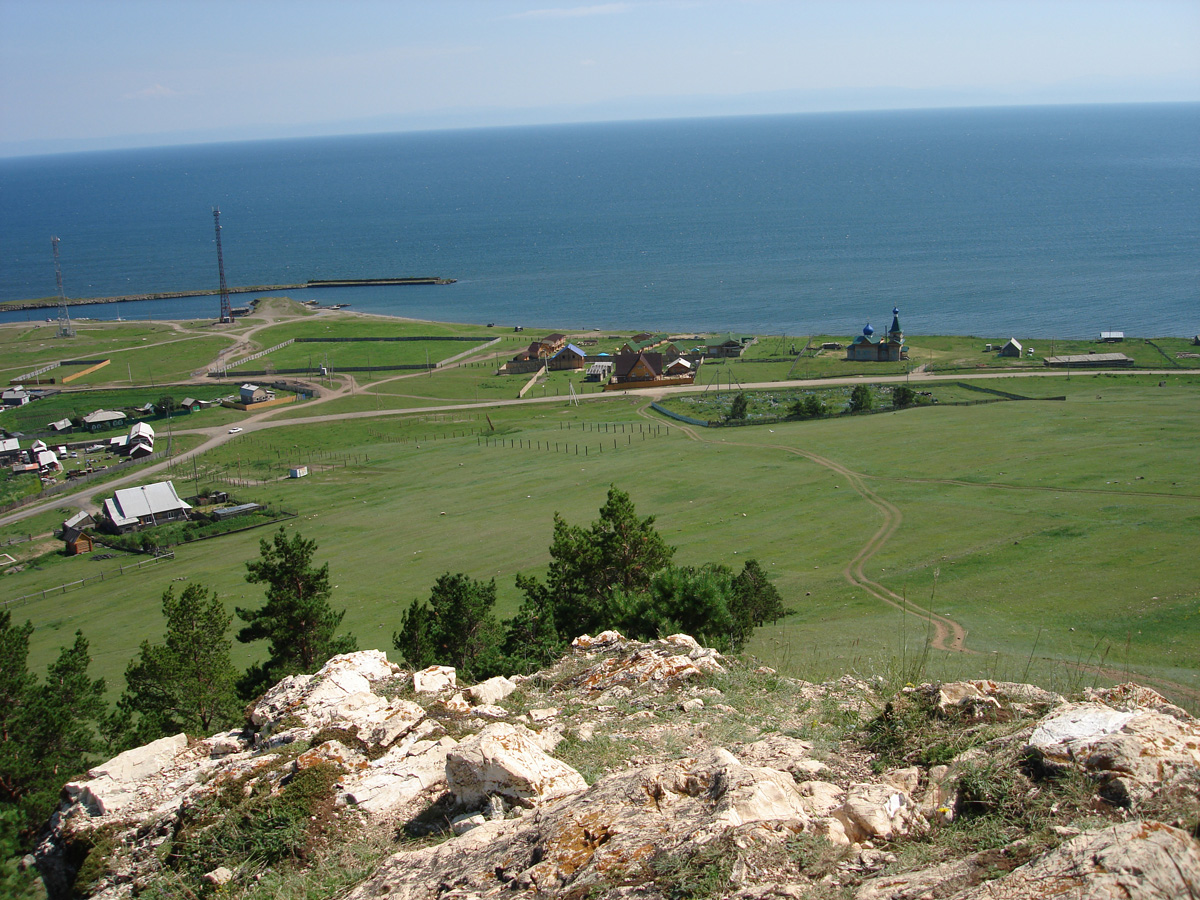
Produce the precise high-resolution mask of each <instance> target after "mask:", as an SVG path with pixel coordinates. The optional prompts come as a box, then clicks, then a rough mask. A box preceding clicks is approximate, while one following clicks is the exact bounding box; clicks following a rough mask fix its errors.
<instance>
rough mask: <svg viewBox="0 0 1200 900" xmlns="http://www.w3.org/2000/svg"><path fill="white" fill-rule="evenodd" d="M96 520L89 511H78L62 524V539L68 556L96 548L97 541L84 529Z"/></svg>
mask: <svg viewBox="0 0 1200 900" xmlns="http://www.w3.org/2000/svg"><path fill="white" fill-rule="evenodd" d="M95 524H96V522H95V520H94V519H92V517H91V515H89V514H88V513H87V512H77V513H76V514H75V515H73V516H71V518H69V519H67V520H66V521H65V522H63V524H62V535H61V537H62V539H63V543H64V544H66V550H67V555H68V556H75V555H76V554H79V553H89V552H91V551H92V550H94V549H95V547H96V544H95V541H93V540H92V536H91V535H90V534H88V533H87V532H86V531H85V530H84V529H85V528H88V527H89V526H91V525H95Z"/></svg>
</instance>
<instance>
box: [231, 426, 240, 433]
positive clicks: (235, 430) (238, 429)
mask: <svg viewBox="0 0 1200 900" xmlns="http://www.w3.org/2000/svg"><path fill="white" fill-rule="evenodd" d="M241 430H242V429H241V427H240V426H237V427H234V428H230V429H229V433H230V434H237V433H238V432H239V431H241Z"/></svg>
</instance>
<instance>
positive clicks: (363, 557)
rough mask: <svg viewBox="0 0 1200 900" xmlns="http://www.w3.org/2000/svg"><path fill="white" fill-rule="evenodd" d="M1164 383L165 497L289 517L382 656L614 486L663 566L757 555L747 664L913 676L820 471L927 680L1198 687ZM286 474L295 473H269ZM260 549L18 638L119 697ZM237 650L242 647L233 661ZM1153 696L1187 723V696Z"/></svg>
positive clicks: (382, 437) (66, 570) (547, 442)
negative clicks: (178, 602) (914, 609)
mask: <svg viewBox="0 0 1200 900" xmlns="http://www.w3.org/2000/svg"><path fill="white" fill-rule="evenodd" d="M1160 380H1163V379H1158V378H1154V377H1147V376H1129V375H1122V376H1097V375H1090V376H1075V377H1073V378H1072V379H1071V381H1070V383H1069V385H1068V383H1067V381H1066V379H1064V378H1056V379H1023V380H1021V381H1020V382H1019V383H1020V384H1021V385H1022V386H1025V385H1026V384H1027V383H1031V382H1032V383H1035V384H1039V385H1040V384H1042V382H1047V381H1053V383H1054V389H1055V390H1056V392H1057V393H1066V394H1067V395H1068V400H1067V401H1066V402H1060V403H1031V402H1014V403H997V404H989V405H984V406H971V407H949V406H946V407H930V408H923V409H915V410H906V411H903V412H896V413H892V412H888V413H883V414H880V415H874V416H864V417H843V418H836V419H829V420H822V421H816V422H799V423H781V424H776V425H774V426H772V427H771V428H770V429H768V428H766V427H747V428H738V429H697V432H698V437H699V440H693V439H691V438H689V437H687V436H686V435H685V433H684V432H683V431H682V430H681V429H679V428H676V427H674V426H672V427H670V428H669V429H668V428H667V427H666V426H665V425H663V424H661V421H662V420H660V419H658V417H657V416H654V415H653V414H650V417H647V416H646V415H644V414H643V413H645V410H644V409H642V407H643V405H644V403H643V401H641V400H639V399H637V398H629V397H617V398H613V399H611V400H606V401H603V402H594V401H593V402H591V403H587V404H583V405H581V406H579V407H574V406H571V405H569V404H567V403H566V402H563V403H561V404H553V405H548V406H545V407H538V408H525V409H521V408H516V409H511V408H510V409H493V410H491V411H490V416H491V419H492V422H493V423H494V425H495V426H496V429H497V432H498V433H499V434H500V435H501V439H499V440H497V441H492V445H491V446H485V445H482V444H481V443H480V440H481V438H480V437H479V431H480V430H481V429H487V427H488V426H487V422H486V419H485V418H484V416H483V414H482V413H481V412H479V411H474V410H464V411H462V412H461V413H456V414H451V413H443V414H425V415H419V416H412V417H408V416H403V417H388V418H383V419H367V420H347V421H343V422H335V423H329V424H310V425H302V424H288V425H283V426H281V427H278V428H272V429H269V430H266V431H261V432H257V433H255V434H252V435H246V436H244V437H242V438H239V439H238V440H235V441H232V442H230V443H229V444H227V445H225V446H224V447H222V448H221V449H220V450H218V451H215V452H213V453H210V454H208V455H206V456H205V457H203V458H202V460H201V462H200V463H199V464H198V466H197V467H196V469H194V470H192V469H191V468H190V467H187V466H181V467H180V469H179V470H178V471H177V472H176V473H175V477H176V479H177V485H178V486H179V488H180V490H181V491H188V490H190V489H191V488H192V487H193V486H199V487H203V486H205V485H206V484H210V483H214V484H219V483H222V479H240V480H241V481H243V482H261V483H252V484H251V485H250V486H249V487H246V488H238V489H237V491H236V492H237V494H238V496H239V497H244V498H245V499H252V500H258V501H260V502H261V501H268V502H273V503H277V504H279V505H281V506H283V507H286V508H292V509H297V510H298V511H299V512H300V513H301V518H300V519H298V520H296V521H295V522H294V523H292V524H291V525H289V530H291V529H297V530H299V531H301V532H302V533H303V534H305V536H306V537H312V538H315V539H316V540H317V541H318V543H319V544H320V548H321V550H320V556H321V558H322V559H323V560H328V561H329V563H330V567H331V572H332V575H333V581H334V584H336V585H337V586H338V587H337V589H336V591H335V601H336V603H337V605H339V606H341V607H345V608H346V610H347V615H346V620H345V626H346V627H347V628H348V629H349V630H350V631H352V632H354V633H355V634H356V635H357V636H358V638H359V641H360V644H361V645H362V646H377V647H382V648H385V649H386V648H388V647H390V638H391V632H392V630H394V629H395V628H396V627H397V625H398V623H399V617H400V613H401V610H402V608H403V606H404V605H405V604H407V603H408V602H409V601H410V600H411V599H412V598H414V597H417V596H423V595H424V594H425V593H426V592H427V591H428V589H429V586H430V585H431V584H432V583H433V580H434V579H435V578H436V577H437V576H438V575H439V574H441V573H442V572H445V571H464V572H466V573H468V574H470V575H472V576H474V577H479V578H491V577H495V578H496V579H497V584H498V587H499V593H500V605H501V609H500V612H501V613H502V614H505V615H507V614H509V613H511V612H512V611H513V609H514V608H515V606H516V604H517V602H518V601H519V597H518V595H517V593H516V591H515V587H514V585H513V580H512V579H513V575H515V574H516V573H517V572H531V573H539V572H541V571H542V570H543V569H544V566H545V565H546V563H547V561H548V554H547V547H548V544H549V541H550V532H551V525H552V514H553V513H554V512H555V511H558V512H560V513H561V514H562V515H564V516H565V517H566V518H567V519H568V520H569V521H574V522H580V523H586V522H589V521H591V519H593V518H594V517H595V515H596V510H597V509H598V507H599V506H600V504H601V503H602V502H603V498H604V493H605V491H606V490H607V488H608V485H609V484H617V485H618V486H620V487H622V488H623V489H626V490H628V491H630V493H631V494H632V496H633V498H634V500H635V502H636V503H637V505H638V509H639V512H641V513H642V514H643V515H649V514H653V515H655V516H656V517H657V519H658V527H659V528H660V529H661V530H662V532H663V533H664V535H665V536H666V537H667V539H668V541H669V542H671V543H672V544H673V545H675V546H676V547H678V553H677V559H678V561H680V562H682V563H689V564H701V563H703V562H707V561H718V562H724V563H727V564H730V565H735V566H736V565H739V563H740V560H742V559H745V558H747V557H749V556H753V557H755V558H757V559H759V560H760V562H761V563H762V564H763V566H764V568H766V569H767V571H769V572H770V573H771V574H772V575H773V576H774V578H775V581H776V584H777V586H778V587H779V589H780V591H781V592H782V594H783V596H784V598H785V600H786V601H787V602H788V603H789V605H792V606H794V607H795V609H796V610H797V612H796V614H795V615H793V616H790V617H788V618H787V619H784V620H782V621H780V622H779V623H777V624H776V625H775V626H774V627H769V628H764V629H762V630H760V632H759V633H758V634H757V636H756V638H755V640H754V642H753V645H752V647H751V651H752V652H754V653H755V654H756V655H758V656H760V657H761V658H763V659H764V660H765V661H768V662H770V663H771V664H772V665H777V666H780V667H782V668H785V669H787V670H789V671H792V672H794V673H796V674H801V675H808V676H813V677H823V676H831V675H835V674H841V673H842V672H844V671H848V670H852V671H855V672H858V673H859V674H871V673H873V672H877V671H880V670H882V669H886V668H887V667H889V666H894V665H896V664H897V660H899V659H900V658H901V657H902V656H903V657H909V658H911V657H912V656H914V655H915V654H916V652H917V651H918V650H919V649H920V647H921V645H922V644H923V642H924V639H925V631H924V628H923V626H922V624H921V622H920V621H919V620H918V619H916V618H914V617H907V618H905V617H902V616H901V615H900V614H899V613H898V612H897V611H896V610H894V609H892V608H890V607H887V606H885V605H884V604H882V603H881V602H879V601H878V600H875V599H874V598H872V597H870V596H868V595H867V594H866V593H865V592H863V591H862V590H861V589H859V588H857V587H855V586H854V585H852V584H851V583H849V582H848V581H847V580H846V579H845V577H844V576H843V574H842V569H843V567H845V566H846V564H847V563H848V562H849V561H850V559H851V558H853V556H854V555H855V553H857V552H858V550H859V549H860V548H861V547H862V546H863V545H864V544H866V543H867V541H868V540H869V539H870V538H871V536H872V535H873V534H874V533H875V531H876V530H877V529H878V528H879V527H880V524H881V521H882V520H881V517H880V516H879V514H878V512H877V511H876V510H875V509H874V508H873V507H872V506H870V505H869V504H867V503H866V502H865V501H864V499H863V498H862V497H860V496H859V494H857V493H856V492H855V491H854V490H853V488H852V486H851V484H850V483H848V481H847V480H846V479H845V478H844V477H843V476H842V475H841V474H839V473H838V472H837V471H834V470H831V469H830V468H828V467H825V466H823V465H819V464H817V463H814V462H813V461H811V460H810V459H808V458H805V457H804V456H802V455H799V453H798V452H797V451H800V452H807V453H815V454H817V455H818V456H820V457H823V458H826V459H829V460H834V461H836V462H837V463H838V464H840V465H843V466H846V467H847V468H849V469H850V470H852V471H854V472H857V473H860V474H861V475H862V476H864V477H865V478H866V480H867V483H868V484H869V485H870V486H871V488H872V490H874V491H875V492H877V493H878V494H879V495H880V496H882V497H884V498H885V499H886V500H888V501H889V502H891V503H893V504H895V506H896V507H897V508H899V510H900V511H901V514H902V521H901V522H900V524H899V526H898V528H897V530H896V531H895V533H894V534H893V536H892V537H891V538H890V539H889V540H888V541H887V543H886V544H885V545H884V546H883V547H882V548H881V549H880V550H879V552H878V553H877V554H876V555H875V556H874V557H873V558H872V559H871V561H870V562H869V564H868V566H867V572H868V574H869V575H870V577H872V578H873V579H875V580H877V581H879V582H880V583H882V584H884V585H886V586H887V587H889V588H890V589H892V590H893V591H895V592H897V593H898V594H901V595H903V596H907V597H908V598H910V599H911V600H912V601H913V602H916V603H920V604H922V605H928V604H929V603H931V602H932V605H933V607H934V608H935V610H936V611H937V612H939V613H941V614H943V615H947V616H950V617H951V618H953V619H955V620H956V621H958V622H960V623H961V624H962V625H963V626H964V627H966V628H967V630H968V638H967V649H968V651H969V652H968V653H962V654H952V653H937V652H935V653H933V654H931V656H930V657H929V661H928V673H929V674H930V675H935V676H936V675H946V676H958V675H972V676H976V677H979V676H991V677H1002V678H1010V679H1012V678H1021V677H1028V678H1030V679H1035V680H1039V681H1041V682H1043V683H1048V684H1053V685H1057V686H1060V687H1063V688H1068V687H1071V686H1073V685H1074V686H1078V685H1080V684H1085V683H1086V684H1090V683H1091V682H1092V680H1094V679H1096V678H1098V677H1100V676H1097V675H1095V674H1094V673H1091V672H1089V671H1080V669H1079V668H1078V667H1080V666H1083V667H1086V666H1087V665H1088V664H1096V663H1099V662H1101V660H1103V663H1104V668H1105V669H1106V671H1107V673H1108V677H1109V678H1123V677H1125V675H1126V673H1128V676H1129V677H1134V678H1144V679H1166V680H1169V681H1172V682H1177V683H1179V684H1181V685H1183V686H1184V687H1185V688H1186V689H1190V690H1193V691H1195V690H1197V689H1200V666H1198V665H1197V660H1200V591H1198V589H1197V585H1200V562H1198V558H1197V554H1196V553H1195V544H1196V534H1197V531H1198V527H1200V468H1198V467H1196V466H1195V464H1194V463H1195V449H1194V448H1195V446H1196V426H1195V423H1196V421H1197V413H1200V382H1197V381H1196V380H1195V379H1193V378H1188V377H1180V376H1171V377H1169V378H1167V379H1166V384H1165V386H1163V387H1159V381H1160ZM1015 382H1016V380H1015V379H1014V383H1015ZM988 384H989V385H992V384H994V382H989V383H988ZM656 426H657V427H656ZM622 428H623V429H624V430H622ZM648 428H654V429H655V431H654V433H653V434H652V433H650V432H647V431H645V430H644V429H648ZM584 429H586V430H584ZM596 429H599V430H596ZM501 442H502V443H501ZM509 442H512V445H511V446H510V444H509ZM530 442H532V446H531V445H530ZM614 442H615V445H614ZM555 444H557V445H558V446H557V447H555ZM585 448H586V449H585ZM601 448H603V450H601ZM289 462H292V463H295V462H305V463H307V464H309V465H310V466H311V470H312V474H311V475H310V476H309V477H308V478H306V479H300V480H289V479H286V478H283V477H282V476H283V474H284V470H285V469H286V466H287V464H288V463H289ZM190 476H196V477H198V479H199V480H198V481H196V482H194V483H193V482H192V480H191V477H190ZM209 478H215V479H216V481H214V482H209V481H208V479H209ZM265 536H267V535H266V533H263V532H258V533H255V532H251V533H247V534H239V535H231V536H228V537H222V538H219V539H216V540H212V541H208V542H204V543H201V544H196V545H188V546H186V547H183V548H179V550H178V558H177V559H176V560H175V561H174V562H171V563H165V564H162V565H161V567H159V568H157V569H155V570H154V571H147V572H143V573H139V574H136V575H132V574H131V575H126V576H123V577H120V578H116V579H113V580H112V581H111V582H106V589H105V591H104V592H103V594H102V595H99V594H97V595H96V596H92V595H90V594H88V593H85V592H79V593H70V592H69V593H66V594H62V595H59V596H51V597H49V598H47V599H46V600H37V601H34V602H31V603H29V604H27V605H25V606H22V607H20V608H19V609H17V610H14V612H15V614H16V615H17V617H18V618H23V617H26V616H27V617H29V618H31V619H32V620H33V621H34V623H35V625H37V630H36V632H35V635H34V656H35V658H36V659H38V660H39V661H40V662H45V661H47V660H48V659H49V658H50V656H51V655H52V653H53V652H54V649H55V648H56V647H57V646H59V645H60V644H61V643H63V642H64V641H65V640H66V639H67V638H68V637H69V635H70V634H71V633H73V630H74V629H75V628H76V627H80V628H83V630H84V632H85V633H86V634H87V635H88V636H89V638H90V639H91V640H92V646H93V650H94V651H95V653H96V658H97V671H99V672H100V673H101V674H104V675H106V676H107V677H109V678H110V679H117V680H119V677H120V674H121V671H122V670H123V667H124V664H125V661H126V660H128V658H129V657H130V656H131V655H132V653H133V652H134V651H135V650H136V645H137V643H138V641H139V640H141V638H142V637H144V636H146V635H147V632H148V630H149V631H150V632H153V629H154V628H155V627H156V625H157V621H156V619H157V605H158V600H159V597H160V596H161V593H162V591H163V590H164V589H165V588H166V587H167V586H168V585H170V584H171V583H173V582H174V581H175V580H177V579H200V580H202V581H204V582H205V583H207V584H210V585H211V586H213V587H214V588H216V589H217V590H218V591H219V592H220V593H221V595H222V596H224V597H226V598H227V600H228V602H229V603H230V604H231V605H245V604H252V603H258V602H259V601H260V595H259V594H258V592H257V589H256V588H254V587H253V586H251V585H248V584H246V583H245V582H244V581H243V580H242V575H243V573H244V566H243V565H242V563H243V562H244V561H245V560H247V559H251V558H253V557H254V556H255V555H256V552H257V549H256V548H257V542H258V539H259V537H265ZM102 565H104V564H103V563H94V562H92V561H90V560H88V559H87V558H86V557H85V558H76V559H69V560H68V559H63V558H55V559H52V560H48V561H46V562H44V563H43V564H42V565H41V567H40V568H39V569H38V570H37V571H32V570H26V571H24V572H21V573H19V574H17V575H12V576H5V577H4V582H3V584H4V589H5V593H6V595H8V596H15V595H18V594H24V593H30V592H32V591H35V590H44V589H47V588H52V587H54V586H56V585H61V584H63V583H65V582H68V581H71V580H76V579H78V578H81V577H83V575H84V574H87V573H91V572H93V571H95V570H96V569H98V568H99V567H100V566H102ZM931 598H932V599H931ZM150 636H151V637H153V636H155V635H154V634H153V633H151V634H150ZM257 652H258V651H257V650H251V649H249V648H245V647H239V648H238V658H239V662H240V663H243V664H245V663H248V662H249V661H250V660H251V659H253V658H255V656H256V653H257ZM1026 673H1028V674H1026ZM1151 683H1155V682H1153V681H1151ZM1164 690H1165V691H1166V692H1167V693H1168V694H1170V693H1171V691H1170V690H1169V689H1168V688H1164ZM1174 696H1175V698H1176V699H1178V700H1180V701H1182V702H1187V703H1189V704H1191V705H1193V708H1194V704H1192V697H1191V695H1186V694H1183V693H1177V694H1175V695H1174Z"/></svg>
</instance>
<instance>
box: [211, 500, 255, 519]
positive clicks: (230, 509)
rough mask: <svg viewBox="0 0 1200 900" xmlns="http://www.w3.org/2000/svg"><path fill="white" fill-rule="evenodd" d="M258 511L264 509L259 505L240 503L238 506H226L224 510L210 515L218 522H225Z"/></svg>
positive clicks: (214, 511)
mask: <svg viewBox="0 0 1200 900" xmlns="http://www.w3.org/2000/svg"><path fill="white" fill-rule="evenodd" d="M256 509H262V506H260V505H259V504H257V503H239V504H238V505H237V506H226V507H224V508H223V509H214V510H213V511H212V512H211V513H210V515H211V516H212V517H213V518H214V519H216V520H217V521H218V522H223V521H225V520H226V519H233V518H236V517H237V516H244V515H246V514H247V513H252V512H254V511H255V510H256Z"/></svg>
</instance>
